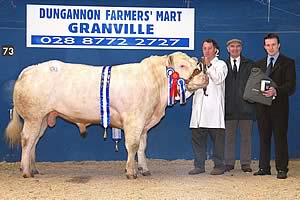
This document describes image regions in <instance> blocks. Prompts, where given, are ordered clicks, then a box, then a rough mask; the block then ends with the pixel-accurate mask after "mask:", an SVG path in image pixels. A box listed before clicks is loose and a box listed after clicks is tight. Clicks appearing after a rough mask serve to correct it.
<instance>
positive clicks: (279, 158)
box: [254, 33, 296, 179]
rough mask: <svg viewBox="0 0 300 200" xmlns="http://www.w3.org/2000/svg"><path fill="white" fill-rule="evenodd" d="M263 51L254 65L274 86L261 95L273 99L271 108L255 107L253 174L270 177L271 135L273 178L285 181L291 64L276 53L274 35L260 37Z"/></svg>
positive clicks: (293, 85) (293, 75)
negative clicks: (256, 145)
mask: <svg viewBox="0 0 300 200" xmlns="http://www.w3.org/2000/svg"><path fill="white" fill-rule="evenodd" d="M264 48H265V50H266V52H267V54H268V55H267V56H266V57H264V58H263V59H261V60H260V61H258V62H257V66H258V67H260V68H261V69H262V71H264V72H266V74H267V75H269V77H270V78H271V79H272V80H273V81H274V82H275V83H276V85H277V87H276V88H274V87H270V88H269V89H268V90H266V91H264V92H263V94H264V95H265V96H267V97H273V101H272V105H271V106H266V105H263V104H259V103H257V106H256V111H257V123H258V129H259V135H260V159H259V170H258V171H257V172H255V173H254V175H255V176H257V175H260V176H262V175H271V166H270V157H271V137H272V132H273V133H274V142H275V165H276V170H277V178H279V179H286V178H287V173H288V161H289V157H288V143H287V130H288V117H289V96H290V95H292V94H293V93H294V91H295V88H296V69H295V61H294V60H292V59H290V58H288V57H286V56H284V55H283V54H281V53H280V52H279V49H280V41H279V37H278V35H276V34H274V33H270V34H268V35H267V36H266V37H265V38H264Z"/></svg>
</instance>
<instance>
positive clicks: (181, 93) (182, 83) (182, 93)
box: [177, 78, 186, 104]
mask: <svg viewBox="0 0 300 200" xmlns="http://www.w3.org/2000/svg"><path fill="white" fill-rule="evenodd" d="M177 84H178V86H179V100H180V104H185V103H186V96H185V80H184V79H183V78H179V79H178V81H177Z"/></svg>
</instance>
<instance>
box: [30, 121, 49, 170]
mask: <svg viewBox="0 0 300 200" xmlns="http://www.w3.org/2000/svg"><path fill="white" fill-rule="evenodd" d="M46 128H47V117H46V118H44V120H43V122H42V125H41V129H40V132H39V136H38V137H37V138H36V140H35V142H34V145H33V147H32V150H31V152H30V158H31V163H30V164H31V171H32V173H33V174H39V173H40V172H39V170H38V169H37V168H36V166H35V153H36V152H35V149H36V145H37V143H38V142H39V140H40V138H41V137H42V136H43V135H44V133H45V130H46Z"/></svg>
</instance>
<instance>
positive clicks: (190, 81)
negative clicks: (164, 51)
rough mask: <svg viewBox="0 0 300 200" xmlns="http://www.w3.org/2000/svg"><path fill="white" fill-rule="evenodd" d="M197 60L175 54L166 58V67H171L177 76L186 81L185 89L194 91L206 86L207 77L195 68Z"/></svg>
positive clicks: (197, 67)
mask: <svg viewBox="0 0 300 200" xmlns="http://www.w3.org/2000/svg"><path fill="white" fill-rule="evenodd" d="M197 63H198V60H197V58H191V57H189V56H188V55H187V54H185V53H182V52H175V53H172V54H170V55H169V56H168V61H167V66H169V67H173V68H174V70H175V71H176V72H178V73H179V76H180V77H181V78H183V79H185V80H186V88H187V90H189V91H194V90H197V89H199V88H204V87H206V86H207V84H208V77H207V75H206V74H204V73H203V72H202V71H201V69H200V68H199V66H197Z"/></svg>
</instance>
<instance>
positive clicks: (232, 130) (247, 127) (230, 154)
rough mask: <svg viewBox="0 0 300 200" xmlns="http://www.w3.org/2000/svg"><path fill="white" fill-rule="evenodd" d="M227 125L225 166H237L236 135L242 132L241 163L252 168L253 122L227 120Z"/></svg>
mask: <svg viewBox="0 0 300 200" xmlns="http://www.w3.org/2000/svg"><path fill="white" fill-rule="evenodd" d="M225 123H226V135H225V141H226V142H225V164H226V165H232V166H234V165H235V160H236V159H235V155H236V154H235V147H236V135H237V132H238V130H240V163H241V165H249V166H250V164H251V145H252V143H251V141H252V137H251V136H252V125H253V120H226V122H225Z"/></svg>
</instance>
